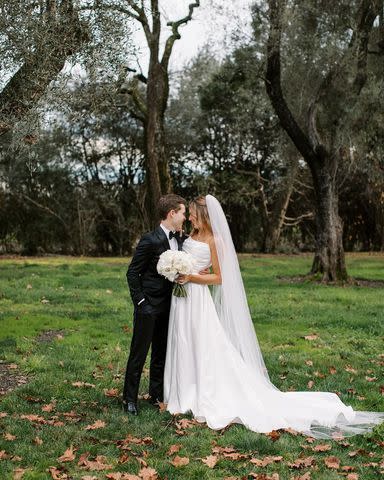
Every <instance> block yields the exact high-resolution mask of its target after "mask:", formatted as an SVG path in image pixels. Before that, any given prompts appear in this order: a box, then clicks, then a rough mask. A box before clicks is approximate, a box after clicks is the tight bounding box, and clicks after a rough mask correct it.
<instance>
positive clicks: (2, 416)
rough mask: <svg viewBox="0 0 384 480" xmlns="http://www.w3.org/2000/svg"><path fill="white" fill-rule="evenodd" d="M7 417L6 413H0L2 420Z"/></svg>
mask: <svg viewBox="0 0 384 480" xmlns="http://www.w3.org/2000/svg"><path fill="white" fill-rule="evenodd" d="M7 416H8V413H6V412H0V418H4V417H7Z"/></svg>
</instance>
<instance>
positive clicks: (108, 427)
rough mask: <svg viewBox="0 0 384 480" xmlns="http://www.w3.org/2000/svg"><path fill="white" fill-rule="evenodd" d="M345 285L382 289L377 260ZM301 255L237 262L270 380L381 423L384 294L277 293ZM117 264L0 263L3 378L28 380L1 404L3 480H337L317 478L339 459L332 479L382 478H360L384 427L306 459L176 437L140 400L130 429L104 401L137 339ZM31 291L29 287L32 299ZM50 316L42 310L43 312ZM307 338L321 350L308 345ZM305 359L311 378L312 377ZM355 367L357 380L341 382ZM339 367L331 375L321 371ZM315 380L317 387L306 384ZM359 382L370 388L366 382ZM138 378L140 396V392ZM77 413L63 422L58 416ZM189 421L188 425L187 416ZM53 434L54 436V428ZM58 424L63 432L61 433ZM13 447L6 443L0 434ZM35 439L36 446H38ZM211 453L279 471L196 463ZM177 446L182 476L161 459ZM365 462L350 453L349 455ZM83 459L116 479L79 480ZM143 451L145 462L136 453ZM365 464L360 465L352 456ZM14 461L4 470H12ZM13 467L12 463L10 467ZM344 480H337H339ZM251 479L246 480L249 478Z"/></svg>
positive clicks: (233, 432) (303, 289) (364, 260)
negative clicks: (19, 473)
mask: <svg viewBox="0 0 384 480" xmlns="http://www.w3.org/2000/svg"><path fill="white" fill-rule="evenodd" d="M347 262H348V267H349V273H350V274H351V275H353V276H356V277H365V278H370V279H376V280H379V279H382V278H383V274H384V256H380V255H374V256H371V255H364V254H362V255H350V256H348V258H347ZM310 263H311V257H310V256H306V255H303V256H275V257H274V256H251V255H246V256H242V258H241V266H242V272H243V276H244V280H245V284H246V289H247V295H248V299H249V303H250V308H251V313H252V317H253V320H254V323H255V327H256V330H257V335H258V339H259V342H260V345H261V348H262V351H263V354H264V358H265V362H266V364H267V367H268V369H269V372H270V376H271V379H272V381H273V382H274V383H275V385H277V386H278V387H279V388H281V389H282V390H288V389H295V390H307V389H308V387H307V384H308V381H309V380H313V381H314V386H313V388H312V390H313V391H315V390H321V391H337V392H339V393H340V396H341V399H342V400H343V401H344V402H345V403H347V404H349V405H352V406H353V407H354V408H355V409H357V410H374V411H384V397H383V396H382V395H381V393H380V386H382V385H383V379H382V378H380V373H381V372H382V370H383V366H382V363H383V360H384V359H383V358H382V356H380V354H383V337H384V333H383V332H384V327H383V316H384V314H383V312H384V308H383V307H384V296H383V290H382V289H380V288H360V287H353V286H346V287H335V286H326V285H317V284H312V283H302V284H297V283H292V284H290V283H283V282H280V281H278V280H277V278H276V277H277V276H278V275H298V274H302V273H306V272H307V271H308V270H309V267H310ZM127 264H128V262H127V261H126V260H124V259H110V258H108V259H89V258H78V259H73V258H66V257H52V258H42V259H40V258H39V259H26V260H14V259H9V260H4V259H2V260H0V326H1V328H0V359H1V360H2V361H4V362H7V363H14V364H17V367H18V368H17V369H16V370H12V371H14V372H17V373H18V374H24V375H28V377H29V382H28V383H27V384H26V385H24V386H21V387H18V388H17V389H15V390H14V391H12V392H10V393H8V394H7V395H4V396H3V397H0V402H1V403H0V412H5V413H7V416H5V417H4V418H0V452H1V451H3V450H4V451H5V452H6V458H3V459H1V453H0V472H1V475H0V478H1V479H11V478H13V471H14V470H15V469H16V468H23V469H26V472H25V473H24V475H23V477H22V478H23V479H25V480H32V479H39V480H44V479H49V478H52V477H51V475H50V474H49V473H48V471H47V469H49V468H50V467H51V466H55V467H57V468H61V467H63V468H65V473H66V474H67V476H68V477H67V478H73V479H81V478H82V477H83V476H85V475H91V476H94V477H95V478H97V479H102V478H106V477H105V475H106V474H107V473H110V472H128V473H131V474H136V475H137V474H138V472H139V470H140V468H141V466H140V465H139V462H138V460H137V458H136V457H143V456H144V458H145V461H146V462H147V464H148V466H149V467H152V468H154V469H156V470H157V472H158V475H159V477H160V478H162V479H165V478H168V479H169V480H173V479H185V478H188V479H202V478H204V479H221V478H225V477H227V476H228V477H230V476H233V477H238V478H242V477H243V478H247V475H248V474H249V473H250V472H260V473H261V472H264V473H266V474H269V475H271V474H272V472H277V473H279V475H280V480H285V479H291V478H294V477H295V476H298V475H300V474H303V473H305V472H306V471H308V470H311V479H312V480H313V479H314V480H316V479H327V480H328V479H330V480H332V479H336V478H346V477H345V475H346V473H345V472H342V471H341V469H339V470H332V469H329V468H327V467H326V466H325V464H324V460H323V459H324V458H325V457H326V456H330V455H335V456H337V457H339V458H340V462H341V466H343V465H349V466H354V467H355V470H354V472H356V473H358V474H359V478H360V479H364V480H365V479H367V480H369V479H372V480H373V479H377V478H378V477H379V476H380V472H382V470H383V468H382V467H381V470H380V467H379V466H377V467H375V466H363V464H364V463H369V462H379V453H380V448H381V449H382V447H380V442H382V441H383V440H384V428H383V426H380V427H378V428H376V429H375V431H374V432H373V433H372V434H369V435H365V436H356V437H352V438H351V439H349V442H350V444H351V445H350V446H343V445H342V444H341V443H340V442H336V441H330V442H327V443H330V444H331V445H332V449H331V450H330V451H327V452H324V453H314V452H312V451H311V450H307V449H304V448H303V445H307V446H313V445H316V444H317V443H322V442H320V441H316V442H315V443H314V444H309V443H307V442H306V441H305V438H304V437H302V436H293V435H291V434H289V433H283V434H282V435H281V436H280V438H279V439H278V440H276V441H272V440H271V439H270V438H269V437H268V436H266V435H261V434H256V433H254V432H250V431H247V430H246V429H245V428H244V427H242V426H240V425H234V426H231V427H230V428H228V429H226V430H224V431H221V432H215V431H211V430H209V429H208V428H207V427H205V426H194V427H192V428H190V429H186V430H185V435H178V434H177V432H176V430H177V427H176V426H175V421H174V420H175V419H173V418H172V416H171V415H169V414H168V413H158V412H157V411H156V410H155V409H154V408H153V407H151V406H150V405H148V404H147V403H146V402H145V401H141V402H140V403H139V408H140V415H139V417H136V418H134V417H128V416H126V415H125V414H124V413H123V412H122V410H121V407H120V399H119V398H113V397H108V396H106V395H105V393H104V391H105V390H106V389H111V388H117V389H118V390H119V392H121V390H122V382H123V375H124V370H125V364H126V360H127V355H128V350H129V345H130V336H131V332H132V305H131V302H130V298H129V294H128V289H127V286H126V279H125V273H126V267H127ZM27 285H30V286H32V288H27ZM44 299H45V300H49V303H42V300H44ZM47 330H62V331H63V333H62V338H55V339H53V341H51V342H42V343H41V342H38V341H37V340H36V337H37V336H38V335H39V334H40V333H41V332H44V331H47ZM311 333H316V334H317V335H318V339H316V340H313V341H309V340H305V339H304V338H303V337H304V336H305V335H308V334H311ZM308 360H311V361H312V362H313V366H310V365H307V364H306V361H308ZM347 365H350V366H352V367H353V368H354V369H355V370H356V371H357V373H352V372H348V371H346V370H345V367H346V366H347ZM330 367H335V368H336V370H337V372H336V373H335V374H333V375H332V374H330V373H329V368H330ZM315 372H319V373H320V374H324V375H325V376H324V378H322V377H321V376H318V375H315ZM366 376H367V377H377V380H376V381H373V382H369V381H367V380H366ZM77 381H80V382H88V383H91V384H94V385H95V387H94V388H92V387H80V388H77V387H74V386H73V385H72V383H73V382H77ZM147 387H148V378H147V376H146V374H144V376H143V379H142V384H141V389H140V390H141V393H142V394H144V393H146V392H147ZM51 402H56V404H55V407H54V410H53V411H52V412H44V411H42V407H43V405H45V404H49V403H51ZM70 411H74V412H75V414H76V418H75V419H73V420H71V419H70V418H69V417H68V416H65V415H63V413H67V412H70ZM25 414H37V415H40V416H41V417H43V418H44V419H45V421H47V422H48V423H44V421H43V422H41V423H38V422H31V421H28V420H27V419H22V418H21V415H25ZM185 417H186V418H190V417H188V416H185ZM96 420H103V421H104V422H105V427H104V428H100V429H97V430H85V427H86V426H87V425H91V424H93V423H94V422H95V421H96ZM55 422H56V424H55ZM58 422H59V423H58ZM7 433H8V434H11V435H14V436H16V439H14V440H6V436H5V434H7ZM129 434H130V435H133V436H135V437H140V438H144V437H147V436H149V437H151V438H152V440H153V441H152V443H149V444H146V445H136V444H129V445H128V447H129V448H131V450H126V451H125V453H127V454H128V455H127V457H126V460H127V461H126V462H124V463H119V457H120V456H121V455H122V454H123V453H124V450H122V449H121V448H118V447H119V443H118V442H119V441H121V440H124V439H125V438H126V437H127V435H129ZM36 437H38V438H39V439H41V440H42V443H41V444H36V443H35V442H34V439H35V438H36ZM213 442H216V443H217V444H218V445H220V446H232V447H234V448H235V449H236V450H237V451H238V452H240V453H243V454H247V455H250V456H253V457H257V458H263V457H264V456H267V455H282V456H283V461H282V462H278V463H275V464H272V465H268V466H267V467H264V468H262V467H256V466H254V465H252V464H251V463H250V462H249V460H247V459H242V460H230V459H226V458H222V457H220V459H219V461H218V463H217V465H216V466H215V468H214V469H210V468H208V467H207V466H206V465H204V464H203V463H202V462H201V458H203V457H206V456H207V455H210V454H211V451H212V445H213ZM173 444H180V445H181V446H182V448H181V450H180V451H179V453H178V455H180V456H182V457H184V456H185V457H189V459H190V462H189V464H188V465H187V466H184V467H178V468H176V467H174V466H173V465H171V463H170V460H172V458H173V457H174V455H173V456H172V457H169V456H167V455H166V452H167V450H168V448H169V447H170V446H171V445H173ZM71 445H72V446H73V447H74V448H75V449H76V452H75V453H76V459H75V461H72V462H66V463H60V462H59V461H58V457H60V456H61V455H62V454H63V453H64V451H65V450H66V449H67V448H69V447H70V446H71ZM359 448H360V449H364V450H365V451H366V452H372V453H373V456H371V457H370V456H364V455H363V454H358V455H356V456H353V457H350V456H349V455H348V453H349V452H351V451H355V450H358V449H359ZM86 452H89V453H90V458H93V457H95V456H96V455H104V456H105V457H106V463H108V464H110V465H112V466H113V468H112V469H111V470H106V471H91V472H87V471H85V470H83V469H81V468H80V466H78V460H79V457H80V455H81V454H83V453H86ZM143 452H147V453H143ZM301 453H302V454H303V455H305V456H309V455H314V457H315V460H316V465H317V468H315V469H310V468H304V469H302V470H300V471H296V470H294V469H292V468H290V467H289V466H288V465H287V463H288V462H293V461H294V460H295V459H297V458H298V457H299V455H300V454H301ZM361 453H363V452H362V451H361ZM3 455H4V454H3ZM12 456H13V458H12ZM15 456H16V457H15ZM342 473H343V474H342ZM63 478H64V477H63ZM250 478H251V477H250Z"/></svg>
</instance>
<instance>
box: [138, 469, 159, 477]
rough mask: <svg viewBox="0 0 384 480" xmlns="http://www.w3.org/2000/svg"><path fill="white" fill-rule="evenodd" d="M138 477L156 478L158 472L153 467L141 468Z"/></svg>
mask: <svg viewBox="0 0 384 480" xmlns="http://www.w3.org/2000/svg"><path fill="white" fill-rule="evenodd" d="M139 477H140V478H142V479H143V480H157V479H158V478H159V477H158V474H157V472H156V470H155V469H154V468H149V467H146V468H142V469H141V470H140V472H139Z"/></svg>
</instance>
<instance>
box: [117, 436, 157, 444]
mask: <svg viewBox="0 0 384 480" xmlns="http://www.w3.org/2000/svg"><path fill="white" fill-rule="evenodd" d="M152 442H153V440H152V438H151V437H144V438H138V437H134V436H133V435H127V436H126V437H125V439H124V440H122V442H121V443H122V444H128V443H134V444H135V445H150V444H151V443H152Z"/></svg>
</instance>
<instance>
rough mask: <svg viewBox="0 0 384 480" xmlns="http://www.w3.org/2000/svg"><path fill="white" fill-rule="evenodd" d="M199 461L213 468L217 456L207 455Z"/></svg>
mask: <svg viewBox="0 0 384 480" xmlns="http://www.w3.org/2000/svg"><path fill="white" fill-rule="evenodd" d="M201 461H202V462H203V463H205V465H207V467H209V468H214V466H215V465H216V463H217V461H218V457H217V456H216V455H208V457H205V458H202V459H201Z"/></svg>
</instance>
